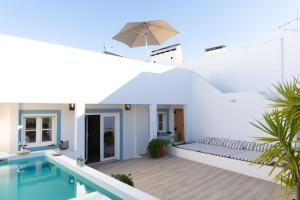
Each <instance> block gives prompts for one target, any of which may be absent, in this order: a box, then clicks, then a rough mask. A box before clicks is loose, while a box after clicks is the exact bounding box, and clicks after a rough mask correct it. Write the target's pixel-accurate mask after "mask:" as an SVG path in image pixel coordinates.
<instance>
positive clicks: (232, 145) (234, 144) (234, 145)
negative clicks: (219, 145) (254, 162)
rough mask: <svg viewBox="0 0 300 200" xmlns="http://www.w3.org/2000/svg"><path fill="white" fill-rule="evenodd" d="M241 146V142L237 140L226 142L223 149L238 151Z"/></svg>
mask: <svg viewBox="0 0 300 200" xmlns="http://www.w3.org/2000/svg"><path fill="white" fill-rule="evenodd" d="M240 146H241V141H238V140H227V142H226V144H225V147H227V148H231V149H238V148H240Z"/></svg>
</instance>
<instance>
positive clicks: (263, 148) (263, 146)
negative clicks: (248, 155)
mask: <svg viewBox="0 0 300 200" xmlns="http://www.w3.org/2000/svg"><path fill="white" fill-rule="evenodd" d="M271 147H272V144H269V143H264V144H256V145H255V147H254V150H255V151H259V152H264V151H266V150H268V149H270V148H271Z"/></svg>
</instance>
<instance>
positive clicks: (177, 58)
mask: <svg viewBox="0 0 300 200" xmlns="http://www.w3.org/2000/svg"><path fill="white" fill-rule="evenodd" d="M150 62H153V63H160V64H165V65H176V64H179V63H182V62H183V57H182V50H181V45H180V44H174V45H171V46H167V47H164V48H160V49H156V50H153V51H151V54H150Z"/></svg>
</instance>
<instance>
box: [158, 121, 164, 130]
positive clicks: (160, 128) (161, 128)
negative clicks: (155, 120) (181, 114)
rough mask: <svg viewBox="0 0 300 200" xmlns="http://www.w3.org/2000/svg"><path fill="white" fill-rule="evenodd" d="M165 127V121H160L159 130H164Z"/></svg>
mask: <svg viewBox="0 0 300 200" xmlns="http://www.w3.org/2000/svg"><path fill="white" fill-rule="evenodd" d="M163 128H164V126H163V123H162V122H160V123H159V124H158V130H159V131H162V130H163Z"/></svg>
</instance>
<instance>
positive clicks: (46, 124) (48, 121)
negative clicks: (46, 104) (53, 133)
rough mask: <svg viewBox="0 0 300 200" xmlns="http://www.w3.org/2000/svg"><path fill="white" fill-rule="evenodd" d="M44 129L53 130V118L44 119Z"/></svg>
mask: <svg viewBox="0 0 300 200" xmlns="http://www.w3.org/2000/svg"><path fill="white" fill-rule="evenodd" d="M42 123H43V129H52V117H43V119H42Z"/></svg>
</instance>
